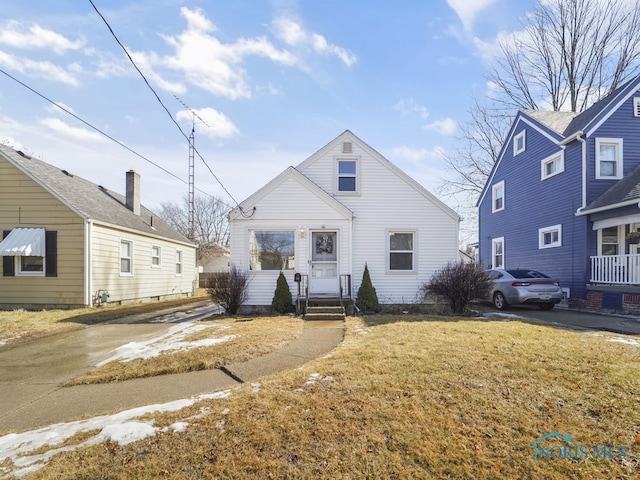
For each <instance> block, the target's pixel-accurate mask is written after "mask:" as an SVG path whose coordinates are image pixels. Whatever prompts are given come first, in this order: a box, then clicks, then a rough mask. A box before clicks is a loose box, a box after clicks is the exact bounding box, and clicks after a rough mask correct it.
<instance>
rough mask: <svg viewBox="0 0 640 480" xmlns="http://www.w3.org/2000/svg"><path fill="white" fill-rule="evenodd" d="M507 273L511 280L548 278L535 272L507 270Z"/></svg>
mask: <svg viewBox="0 0 640 480" xmlns="http://www.w3.org/2000/svg"><path fill="white" fill-rule="evenodd" d="M507 273H508V274H509V275H511V276H512V277H513V278H549V277H547V276H546V275H545V274H544V273H540V272H536V271H535V270H521V269H520V270H507Z"/></svg>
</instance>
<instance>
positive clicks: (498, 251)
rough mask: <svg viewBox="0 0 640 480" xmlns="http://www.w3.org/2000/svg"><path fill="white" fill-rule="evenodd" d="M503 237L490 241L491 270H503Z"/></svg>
mask: <svg viewBox="0 0 640 480" xmlns="http://www.w3.org/2000/svg"><path fill="white" fill-rule="evenodd" d="M504 260H505V259H504V237H500V238H494V239H492V240H491V262H492V263H491V268H504V265H505V263H504Z"/></svg>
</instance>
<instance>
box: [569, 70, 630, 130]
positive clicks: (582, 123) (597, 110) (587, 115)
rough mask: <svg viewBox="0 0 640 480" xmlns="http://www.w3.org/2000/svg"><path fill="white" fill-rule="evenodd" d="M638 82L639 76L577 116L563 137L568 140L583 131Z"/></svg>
mask: <svg viewBox="0 0 640 480" xmlns="http://www.w3.org/2000/svg"><path fill="white" fill-rule="evenodd" d="M638 81H640V76H638V77H635V78H633V79H632V80H629V81H628V82H627V83H625V84H624V85H622V86H620V87H618V88H616V89H615V90H614V91H613V92H611V93H610V94H609V95H607V96H605V97H604V98H602V99H600V100H598V101H597V102H596V103H594V104H593V105H591V106H590V107H589V108H587V109H586V110H585V111H583V112H581V113H580V114H578V115H577V116H576V117H575V118H574V119H573V121H572V122H571V123H570V124H569V125H568V126H567V128H566V130H565V131H564V133H563V134H564V136H565V137H566V138H569V137H571V136H572V135H575V134H576V133H578V132H581V131H585V130H586V129H587V127H588V126H589V124H590V123H591V122H593V121H594V120H595V119H596V118H597V117H598V116H599V115H600V114H601V113H602V112H603V111H604V110H605V109H606V108H607V107H608V106H609V105H610V104H611V103H612V102H613V101H614V100H615V99H616V98H617V97H618V96H619V95H620V94H621V93H622V92H624V91H625V90H627V88H629V87H630V86H632V85H635V84H637V83H638Z"/></svg>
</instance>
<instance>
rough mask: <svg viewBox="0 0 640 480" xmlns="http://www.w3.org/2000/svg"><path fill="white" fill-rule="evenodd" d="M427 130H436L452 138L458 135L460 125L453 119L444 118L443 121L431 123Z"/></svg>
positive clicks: (426, 126)
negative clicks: (455, 134)
mask: <svg viewBox="0 0 640 480" xmlns="http://www.w3.org/2000/svg"><path fill="white" fill-rule="evenodd" d="M424 128H426V129H427V130H435V131H436V132H438V133H440V134H441V135H447V136H451V135H453V134H454V133H456V130H457V129H458V124H457V123H456V121H455V120H454V119H453V118H449V117H446V118H443V119H442V120H436V121H435V122H432V123H429V124H427V125H425V127H424Z"/></svg>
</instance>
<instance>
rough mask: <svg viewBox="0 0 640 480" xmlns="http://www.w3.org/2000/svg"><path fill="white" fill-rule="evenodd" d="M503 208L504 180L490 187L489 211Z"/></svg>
mask: <svg viewBox="0 0 640 480" xmlns="http://www.w3.org/2000/svg"><path fill="white" fill-rule="evenodd" d="M501 210H504V180H503V181H501V182H498V183H496V184H495V185H493V186H492V187H491V212H492V213H496V212H499V211H501Z"/></svg>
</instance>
